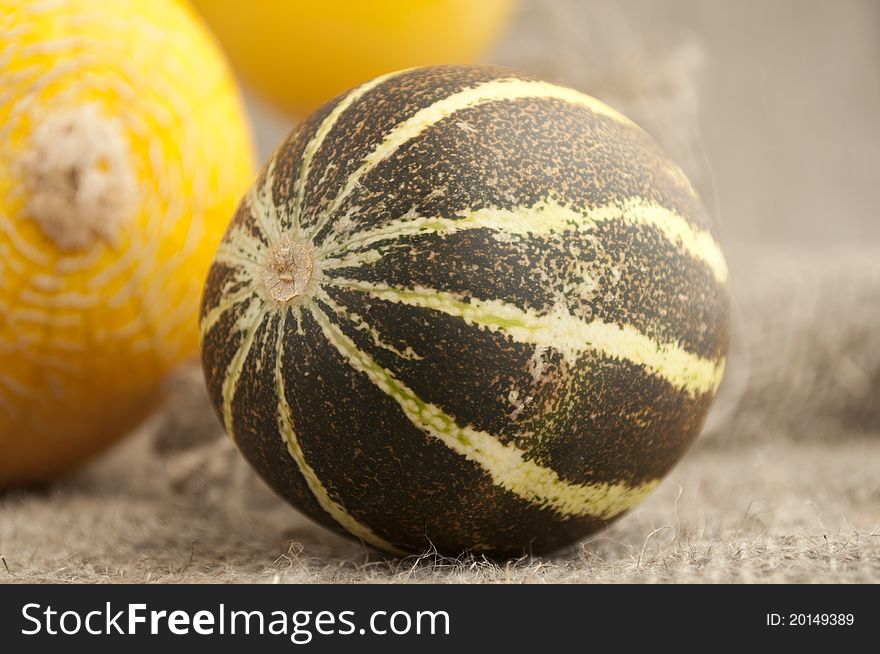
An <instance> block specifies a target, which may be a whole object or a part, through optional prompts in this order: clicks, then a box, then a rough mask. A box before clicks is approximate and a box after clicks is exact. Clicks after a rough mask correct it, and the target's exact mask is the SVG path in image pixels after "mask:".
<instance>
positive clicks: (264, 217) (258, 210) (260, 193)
mask: <svg viewBox="0 0 880 654" xmlns="http://www.w3.org/2000/svg"><path fill="white" fill-rule="evenodd" d="M275 156H276V155H275V154H273V155H272V157H271V158H270V159H269V163H268V164H267V165H266V166H267V167H266V174H265V175H264V181H263V184H257V183H254V185H253V186H251V188H250V190H249V191H248V193H247V203H248V207H249V208H250V212H251V215H252V216H253V217H254V223H255V224H256V226H257V228H258V229H259V230H260V231H261V232H262V233H263V236H265V237H266V240H267V241H268V242H269V243H275V242H277V241H278V240H279V239H280V238H281V226H280V225H279V224H278V212H277V209H276V207H275V199H274V198H273V197H272V185H273V184H274V183H275Z"/></svg>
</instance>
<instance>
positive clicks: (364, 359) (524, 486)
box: [312, 307, 659, 520]
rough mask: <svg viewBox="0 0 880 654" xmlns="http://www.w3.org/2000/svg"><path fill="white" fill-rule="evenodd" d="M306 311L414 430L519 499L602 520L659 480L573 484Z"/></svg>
mask: <svg viewBox="0 0 880 654" xmlns="http://www.w3.org/2000/svg"><path fill="white" fill-rule="evenodd" d="M312 310H313V314H314V316H315V320H316V321H317V322H318V324H319V325H320V326H321V329H322V331H323V332H324V336H326V338H327V340H329V341H330V342H331V343H332V344H333V346H334V347H335V348H336V349H337V350H338V351H339V353H340V354H341V355H342V356H343V357H345V359H346V360H347V361H348V362H349V363H350V365H351V366H352V367H353V368H354V369H355V370H358V371H360V372H363V373H364V374H365V375H367V377H368V378H369V379H370V381H371V382H373V384H375V385H376V386H377V387H378V388H379V389H381V390H382V392H384V393H385V394H387V395H388V396H389V397H390V398H392V399H393V400H394V401H395V402H397V404H398V405H399V406H400V408H401V409H402V410H403V412H404V414H405V415H406V417H407V418H408V419H409V420H410V421H411V422H412V423H413V424H414V425H415V426H416V427H418V428H419V429H421V430H423V431H425V432H426V433H428V434H429V435H431V436H433V437H434V438H437V439H439V440H440V441H441V442H443V443H444V444H445V445H446V446H447V447H449V448H450V449H451V450H453V451H454V452H456V453H458V454H460V455H462V456H464V457H465V458H467V459H469V460H471V461H474V462H475V463H476V464H477V465H479V466H480V467H481V468H482V469H483V470H485V471H486V473H488V474H489V476H491V478H492V481H493V482H494V483H495V484H496V485H498V486H500V487H502V488H504V489H506V490H508V491H509V492H511V493H513V494H515V495H517V496H519V497H521V498H522V499H524V500H526V501H528V502H530V503H532V504H535V505H538V506H542V507H548V508H551V509H553V510H555V511H557V512H558V513H560V514H561V515H563V516H589V517H593V518H597V519H600V520H608V519H610V518H613V517H614V516H616V515H618V514H620V513H622V512H623V511H625V510H626V509H628V508H629V507H631V506H633V505H634V504H636V503H637V502H638V501H639V500H641V499H642V498H643V497H644V496H645V495H647V494H648V492H650V491H651V489H652V488H654V486H656V485H657V483H658V481H659V480H650V481H647V482H644V483H642V484H637V485H634V486H630V485H628V484H625V483H623V482H618V483H613V484H606V483H598V484H575V483H571V482H567V481H564V480H562V479H560V478H559V475H557V474H556V472H554V471H553V470H551V469H550V468H545V467H543V466H540V465H538V464H537V463H535V462H533V461H529V460H528V459H526V457H525V452H523V451H522V450H520V449H519V448H517V447H516V446H515V445H513V444H510V443H508V444H504V443H502V442H501V441H499V440H498V439H497V438H496V437H495V436H493V435H491V434H489V433H486V432H483V431H479V430H476V429H473V428H472V427H469V426H466V427H462V426H460V425H458V424H456V422H455V420H454V419H453V418H452V417H451V416H450V415H448V414H447V413H445V412H444V411H443V410H441V409H440V408H439V407H437V406H435V405H433V404H430V403H428V402H425V401H423V400H422V399H420V398H419V397H418V396H417V395H416V394H415V393H414V392H413V391H412V390H411V389H410V388H408V387H407V386H406V385H405V384H403V383H402V382H401V381H399V380H398V379H396V378H395V377H394V376H393V375H392V374H391V373H390V372H389V371H388V370H386V369H385V368H383V367H382V366H380V365H379V364H378V363H376V361H374V360H373V359H372V358H371V357H370V356H369V355H368V354H366V353H365V352H363V351H361V350H360V349H358V347H357V345H356V344H355V343H354V341H352V340H351V339H350V338H349V337H348V336H346V335H345V334H344V333H343V332H342V330H340V329H339V327H337V326H336V325H334V324H333V323H332V322H331V321H330V319H329V318H328V317H327V315H326V314H325V313H324V312H323V311H321V310H320V309H319V308H317V307H313V309H312Z"/></svg>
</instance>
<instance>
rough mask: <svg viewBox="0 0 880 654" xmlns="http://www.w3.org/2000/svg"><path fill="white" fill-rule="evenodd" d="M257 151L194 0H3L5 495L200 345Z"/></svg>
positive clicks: (105, 432) (1, 448)
mask: <svg viewBox="0 0 880 654" xmlns="http://www.w3.org/2000/svg"><path fill="white" fill-rule="evenodd" d="M252 156H253V155H252V150H251V142H250V135H249V132H248V129H247V124H246V121H245V117H244V113H243V110H242V107H241V103H240V100H239V97H238V95H237V91H236V88H235V85H234V82H233V80H232V77H231V75H230V72H229V70H228V68H227V66H226V63H225V61H224V60H223V58H222V55H221V54H220V52H219V50H218V48H217V47H216V45H215V43H214V42H213V40H212V38H211V36H210V35H209V33H208V32H207V30H206V29H205V28H204V26H203V25H202V24H201V23H200V19H198V18H197V17H196V16H195V15H194V14H192V12H191V11H190V10H189V9H188V7H187V6H186V5H184V4H180V3H178V2H175V1H173V0H114V2H100V1H97V0H96V1H92V0H69V1H67V2H31V1H28V0H12V1H10V0H6V1H5V2H3V4H2V5H0V488H2V487H9V486H12V485H18V484H26V483H31V482H39V481H43V480H47V479H51V478H53V477H55V476H56V475H58V474H60V473H63V472H65V471H67V470H69V469H71V468H72V467H74V466H75V465H76V464H78V463H80V462H81V461H83V460H85V459H86V458H88V457H89V456H90V455H92V454H94V453H96V452H98V451H99V450H101V449H102V448H104V447H105V446H107V445H108V444H110V443H112V442H113V441H114V440H115V439H117V438H118V437H119V436H120V435H122V434H124V433H125V432H126V431H127V430H129V429H131V428H132V427H133V426H135V425H136V424H137V423H138V422H139V421H140V420H142V419H143V417H144V416H145V415H146V414H147V413H148V412H149V411H150V409H151V408H152V407H153V406H154V405H155V402H156V400H157V397H158V394H159V388H160V385H161V384H160V380H161V378H162V377H163V375H164V374H165V373H166V372H167V371H168V370H169V369H170V368H171V367H172V366H174V365H175V364H176V363H178V362H180V361H181V360H183V359H185V358H186V357H189V356H190V355H191V354H192V353H193V352H194V351H195V349H196V346H197V340H198V332H197V326H196V319H197V306H198V300H199V293H200V287H201V285H202V282H203V278H204V273H205V271H206V270H207V268H208V264H209V261H210V257H211V255H212V253H213V251H214V249H215V247H216V245H217V243H218V241H219V239H220V236H221V234H222V232H223V229H224V226H225V224H226V222H227V219H228V217H229V215H230V213H231V212H232V210H233V208H234V206H235V203H236V201H237V198H238V197H239V196H240V194H241V192H242V191H243V189H244V188H245V187H246V186H247V184H248V183H249V181H250V179H251V174H252V167H253V160H252Z"/></svg>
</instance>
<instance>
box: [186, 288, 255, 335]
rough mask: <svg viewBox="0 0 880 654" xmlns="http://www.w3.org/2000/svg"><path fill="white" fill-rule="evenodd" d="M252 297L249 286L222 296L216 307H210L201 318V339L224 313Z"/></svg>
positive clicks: (252, 292)
mask: <svg viewBox="0 0 880 654" xmlns="http://www.w3.org/2000/svg"><path fill="white" fill-rule="evenodd" d="M253 295H254V289H253V288H252V287H251V286H246V287H245V288H243V289H241V290H240V291H238V292H237V293H234V294H232V295H224V296H223V299H222V300H220V302H218V303H217V305H216V306H214V307H211V309H210V310H209V311H208V312H207V313H206V314H205V317H204V318H202V320H201V322H200V324H199V331H200V332H201V336H202V338H204V337H205V334H207V333H208V332H209V331H211V328H212V327H213V326H214V325H215V324H216V323H217V321H218V320H220V318H221V317H222V316H223V314H224V313H226V312H227V311H229V310H230V309H231V308H232V307H234V306H235V305H237V304H240V303H241V302H244V301H245V300H247V299H248V298H250V297H253Z"/></svg>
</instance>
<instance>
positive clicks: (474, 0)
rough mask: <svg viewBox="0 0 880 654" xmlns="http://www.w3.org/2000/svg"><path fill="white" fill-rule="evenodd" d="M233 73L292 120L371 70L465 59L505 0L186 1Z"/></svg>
mask: <svg viewBox="0 0 880 654" xmlns="http://www.w3.org/2000/svg"><path fill="white" fill-rule="evenodd" d="M194 4H195V5H196V6H197V7H198V9H199V11H201V12H202V14H203V15H204V16H205V18H206V19H207V21H208V23H209V24H210V25H211V27H212V28H213V29H214V31H215V32H216V34H217V36H218V37H219V38H220V41H221V42H222V43H223V46H224V47H225V48H226V51H227V53H228V54H229V57H230V59H231V60H232V63H233V64H234V65H235V67H236V68H237V69H238V72H239V73H240V74H241V76H242V77H243V78H244V79H245V81H247V82H248V83H249V84H250V85H251V86H253V87H254V89H255V90H257V91H258V92H259V93H260V94H261V95H262V96H264V97H266V98H267V99H269V100H271V101H272V102H274V103H275V104H276V105H277V106H279V107H281V108H282V109H285V110H287V111H289V112H291V113H293V114H295V115H297V116H299V117H305V116H307V115H308V114H309V113H310V112H311V111H312V110H313V109H315V108H316V107H317V106H318V105H320V104H323V103H324V101H326V100H328V99H330V98H331V97H332V96H334V95H336V94H337V93H340V92H342V91H344V90H346V89H348V88H349V87H352V86H354V85H356V84H359V83H361V82H363V81H364V80H367V79H369V78H371V77H375V76H376V75H379V74H380V73H387V72H389V71H392V70H397V69H399V68H407V67H410V66H420V65H427V64H446V63H468V62H470V61H473V60H474V59H475V58H476V57H478V56H479V55H480V54H481V53H482V52H483V51H484V50H485V48H486V47H487V46H488V45H489V44H490V43H491V41H492V39H493V37H495V36H496V35H497V34H498V32H499V30H500V29H501V27H502V26H503V25H504V22H505V19H506V18H507V16H508V14H509V13H510V9H511V6H512V5H513V1H512V0H371V2H357V1H355V0H261V1H260V2H238V0H194Z"/></svg>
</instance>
